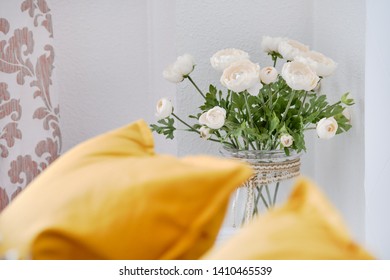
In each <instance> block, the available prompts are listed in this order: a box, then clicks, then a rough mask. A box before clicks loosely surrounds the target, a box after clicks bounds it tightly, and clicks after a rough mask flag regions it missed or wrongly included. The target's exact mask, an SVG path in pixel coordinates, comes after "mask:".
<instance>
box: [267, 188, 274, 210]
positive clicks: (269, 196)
mask: <svg viewBox="0 0 390 280" xmlns="http://www.w3.org/2000/svg"><path fill="white" fill-rule="evenodd" d="M265 191H266V192H267V198H268V204H269V205H270V206H273V205H272V200H271V194H270V192H269V188H268V185H265Z"/></svg>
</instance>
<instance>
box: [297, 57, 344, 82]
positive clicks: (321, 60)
mask: <svg viewBox="0 0 390 280" xmlns="http://www.w3.org/2000/svg"><path fill="white" fill-rule="evenodd" d="M294 60H295V61H299V62H303V63H305V64H307V65H309V66H310V67H311V68H312V69H313V70H314V71H315V72H316V74H317V75H318V76H321V77H327V76H330V75H332V74H333V72H334V70H335V69H336V67H337V64H336V62H334V61H333V60H332V59H331V58H329V57H326V56H325V55H323V54H322V53H319V52H315V51H309V52H306V53H301V54H300V55H298V56H296V57H295V58H294Z"/></svg>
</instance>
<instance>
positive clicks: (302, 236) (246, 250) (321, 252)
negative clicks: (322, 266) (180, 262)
mask: <svg viewBox="0 0 390 280" xmlns="http://www.w3.org/2000/svg"><path fill="white" fill-rule="evenodd" d="M204 258H205V259H240V260H249V259H251V260H261V259H271V260H288V259H301V260H302V259H303V260H318V259H323V260H336V259H347V260H355V259H372V258H373V257H372V256H371V255H370V254H369V253H368V252H366V251H365V250H364V249H363V248H362V247H361V246H359V245H358V244H356V243H355V242H353V241H352V240H351V237H350V235H349V234H348V231H347V229H346V228H345V226H344V224H343V221H342V219H341V217H340V216H339V214H338V213H337V212H336V211H335V209H334V208H333V207H332V206H331V205H330V204H329V202H328V201H327V200H326V198H325V197H324V196H323V195H322V194H321V192H320V191H319V190H318V188H317V187H316V186H315V185H314V184H313V183H311V182H310V181H308V180H307V179H303V178H302V179H300V180H299V181H298V182H297V184H296V185H295V187H294V191H293V193H292V195H291V196H290V198H289V200H288V201H287V203H286V204H285V205H283V206H282V207H280V208H276V209H274V210H271V211H269V212H268V213H265V214H263V215H261V216H259V217H258V218H256V219H255V220H254V221H252V223H250V224H248V225H247V226H245V227H244V228H242V229H241V230H240V231H239V232H237V233H236V234H235V235H234V236H233V237H232V238H231V239H230V240H228V241H226V243H224V244H222V245H221V246H220V247H216V248H213V249H212V250H210V252H209V253H207V254H206V255H205V256H204Z"/></svg>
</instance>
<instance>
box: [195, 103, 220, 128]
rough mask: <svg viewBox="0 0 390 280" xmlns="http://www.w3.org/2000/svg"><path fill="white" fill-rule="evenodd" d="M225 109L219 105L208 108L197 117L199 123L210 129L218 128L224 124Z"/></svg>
mask: <svg viewBox="0 0 390 280" xmlns="http://www.w3.org/2000/svg"><path fill="white" fill-rule="evenodd" d="M225 119H226V110H225V109H224V108H221V107H219V106H215V107H214V108H212V109H210V110H208V111H207V112H205V113H203V114H202V115H201V116H200V117H199V123H200V124H201V125H206V126H208V127H209V128H212V129H220V128H221V127H223V125H224V124H225Z"/></svg>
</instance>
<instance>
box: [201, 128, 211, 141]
mask: <svg viewBox="0 0 390 280" xmlns="http://www.w3.org/2000/svg"><path fill="white" fill-rule="evenodd" d="M199 133H200V138H202V139H205V140H207V139H209V138H210V136H211V134H210V128H208V127H206V126H202V127H201V128H199Z"/></svg>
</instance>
